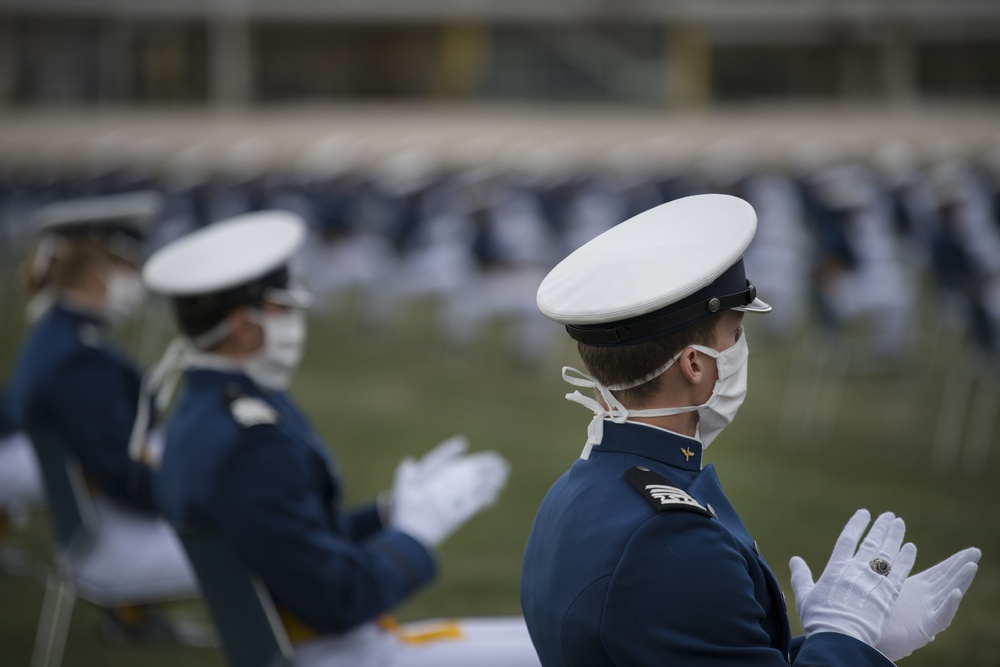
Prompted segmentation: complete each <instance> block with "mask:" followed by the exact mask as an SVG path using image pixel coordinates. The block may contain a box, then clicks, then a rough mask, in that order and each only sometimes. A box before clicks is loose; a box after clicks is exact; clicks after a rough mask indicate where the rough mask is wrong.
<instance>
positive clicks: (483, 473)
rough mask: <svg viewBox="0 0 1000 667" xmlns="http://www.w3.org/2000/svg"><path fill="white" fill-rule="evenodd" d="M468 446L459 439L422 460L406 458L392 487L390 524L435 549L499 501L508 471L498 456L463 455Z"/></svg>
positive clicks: (494, 454)
mask: <svg viewBox="0 0 1000 667" xmlns="http://www.w3.org/2000/svg"><path fill="white" fill-rule="evenodd" d="M467 447H468V441H467V440H466V439H465V438H464V437H462V436H455V437H452V438H450V439H448V440H445V441H444V442H442V443H441V444H440V445H438V446H437V447H435V448H434V449H433V450H431V451H430V452H428V453H427V454H426V455H425V456H424V457H423V458H422V459H421V460H420V461H415V460H414V459H412V458H406V459H403V461H402V462H401V463H400V464H399V467H398V468H396V476H395V481H394V483H393V487H392V516H391V517H390V519H389V525H390V526H392V527H393V528H395V529H397V530H400V531H402V532H404V533H407V534H408V535H411V536H412V537H414V538H416V539H417V540H419V541H420V542H422V543H423V544H424V545H425V546H427V547H434V546H437V545H438V544H441V542H443V541H444V540H445V539H446V538H447V537H448V536H449V535H451V534H452V533H453V532H455V530H457V529H458V527H459V526H461V525H462V524H463V523H465V522H466V521H468V520H469V519H470V518H472V516H473V515H475V514H476V513H477V512H479V511H481V510H483V509H485V508H486V507H489V506H490V505H492V504H493V503H495V502H496V499H497V497H498V496H499V495H500V491H501V489H503V487H504V485H505V484H506V483H507V476H508V474H509V473H510V467H509V466H508V465H507V462H506V461H505V460H504V459H503V457H501V456H500V455H499V454H497V453H496V452H477V453H476V454H464V452H465V450H466V448H467Z"/></svg>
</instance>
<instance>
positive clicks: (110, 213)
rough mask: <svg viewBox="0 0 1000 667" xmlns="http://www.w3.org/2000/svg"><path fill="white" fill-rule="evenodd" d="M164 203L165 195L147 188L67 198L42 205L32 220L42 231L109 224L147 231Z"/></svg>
mask: <svg viewBox="0 0 1000 667" xmlns="http://www.w3.org/2000/svg"><path fill="white" fill-rule="evenodd" d="M162 205H163V196H162V195H160V194H159V193H158V192H153V191H147V190H144V191H139V192H127V193H123V194H115V195H104V196H99V197H85V198H81V199H67V200H64V201H58V202H54V203H52V204H47V205H45V206H42V207H41V208H39V209H38V210H37V211H35V213H34V215H33V222H34V225H35V229H36V230H38V231H39V232H49V231H59V232H63V231H65V232H69V231H72V230H74V229H83V228H85V227H90V228H93V227H99V226H101V227H103V226H107V227H109V228H121V229H128V230H130V231H133V232H134V233H136V234H139V235H145V233H146V232H147V231H148V230H149V228H150V226H151V225H152V224H153V221H154V220H155V218H156V216H157V215H159V212H160V209H161V207H162Z"/></svg>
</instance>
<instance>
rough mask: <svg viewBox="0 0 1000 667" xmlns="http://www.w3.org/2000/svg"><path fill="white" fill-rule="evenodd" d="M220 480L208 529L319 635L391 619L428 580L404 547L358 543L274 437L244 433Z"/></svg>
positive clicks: (289, 448) (304, 464)
mask: <svg viewBox="0 0 1000 667" xmlns="http://www.w3.org/2000/svg"><path fill="white" fill-rule="evenodd" d="M237 452H238V453H237V454H236V455H235V456H232V457H231V458H230V460H229V462H228V465H227V467H226V469H225V470H224V471H222V474H221V475H220V477H219V479H220V484H219V485H218V487H217V488H216V489H214V490H213V491H214V492H213V493H212V496H211V500H212V502H211V503H210V507H209V509H208V511H209V513H210V515H211V516H210V519H211V520H212V521H213V522H214V523H215V524H216V525H217V526H218V527H219V530H220V531H221V532H222V533H223V534H224V535H225V536H226V538H227V539H228V540H229V542H230V543H231V544H232V545H233V547H234V548H235V549H236V551H237V553H239V554H240V555H241V556H242V557H243V558H244V559H245V560H246V561H247V564H248V565H250V566H251V567H252V568H253V569H254V570H256V571H257V572H258V573H259V574H260V576H261V578H262V579H263V581H264V583H265V585H266V586H267V588H268V590H269V591H270V592H271V594H272V596H273V597H274V599H275V601H276V602H277V603H278V604H280V605H282V606H283V607H285V608H286V609H288V611H290V612H291V613H292V614H294V615H295V616H296V617H297V618H298V619H299V620H301V621H302V622H303V623H305V624H306V625H308V626H310V627H311V628H313V629H314V630H317V631H319V632H323V633H333V634H336V633H341V632H344V631H347V630H349V629H351V628H353V627H355V626H357V625H360V624H362V623H364V622H366V621H369V620H372V619H374V618H376V617H378V616H379V615H381V614H383V613H385V612H387V611H389V610H391V609H393V608H394V607H396V606H397V605H399V604H400V603H401V602H402V601H404V600H405V599H407V598H408V597H409V596H410V595H412V594H413V593H414V592H415V591H416V590H418V589H420V588H422V587H423V586H425V585H426V584H428V583H429V582H430V581H431V580H432V579H433V576H434V561H433V559H432V556H431V554H430V553H429V552H428V551H427V549H425V548H424V547H423V546H422V545H421V544H420V543H419V542H417V541H416V540H414V539H413V538H412V537H410V536H408V535H405V534H403V533H400V532H398V531H394V530H383V531H378V532H376V533H374V534H372V535H370V536H369V537H368V538H367V539H365V540H363V541H354V540H352V539H351V538H350V536H349V535H346V534H342V533H339V532H338V528H337V526H338V525H339V522H338V521H336V520H332V519H333V517H332V516H331V510H330V508H328V507H325V506H324V497H323V495H322V494H321V493H318V492H317V491H316V489H315V486H314V483H313V482H314V479H315V470H314V469H310V466H311V465H312V462H311V461H310V460H307V459H305V458H304V457H302V456H301V455H300V453H299V452H297V451H295V449H294V447H293V443H291V442H289V441H288V440H287V439H286V436H285V435H284V434H282V433H281V432H280V431H279V430H278V429H277V428H274V427H272V426H257V427H253V428H251V429H248V430H247V431H246V432H245V433H244V436H243V439H242V440H241V442H240V443H239V444H238V447H237Z"/></svg>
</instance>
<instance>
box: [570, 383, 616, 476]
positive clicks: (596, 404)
mask: <svg viewBox="0 0 1000 667" xmlns="http://www.w3.org/2000/svg"><path fill="white" fill-rule="evenodd" d="M572 374H576V375H577V376H579V377H574V375H572ZM562 378H563V380H565V381H566V382H568V383H569V384H571V385H573V386H574V387H583V388H587V389H596V390H597V391H598V393H600V395H601V398H602V399H603V400H604V402H603V403H601V402H600V401H598V400H596V399H594V398H591V397H589V396H584V395H583V394H581V393H580V392H579V391H574V392H573V393H571V394H566V400H568V401H572V402H573V403H579V404H580V405H582V406H584V407H585V408H588V409H590V410H591V411H592V412H593V413H594V418H593V419H591V420H590V424H589V425H588V426H587V444H586V445H584V447H583V452H582V453H581V454H580V458H581V459H583V460H584V461H586V460H587V459H589V458H590V451H591V450H592V449H593V448H594V447H596V446H598V445H600V444H601V441H602V440H603V439H604V420H605V419H610V420H611V421H613V422H615V423H616V424H624V423H625V422H626V421H628V414H629V413H628V408H626V407H625V406H624V405H622V403H621V401H619V400H618V399H617V398H615V396H614V394H612V393H611V390H610V389H608V388H607V387H605V386H604V385H602V384H601V383H600V382H598V381H597V380H596V379H595V378H593V377H592V376H590V375H587V374H586V373H584V372H583V371H580V370H578V369H576V368H573V367H572V366H563V369H562Z"/></svg>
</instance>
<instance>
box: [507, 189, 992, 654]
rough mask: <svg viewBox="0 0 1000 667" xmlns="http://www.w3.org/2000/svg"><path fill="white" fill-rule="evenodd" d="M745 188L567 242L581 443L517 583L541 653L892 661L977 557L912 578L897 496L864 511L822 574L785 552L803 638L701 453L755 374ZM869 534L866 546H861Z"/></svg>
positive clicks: (543, 292)
mask: <svg viewBox="0 0 1000 667" xmlns="http://www.w3.org/2000/svg"><path fill="white" fill-rule="evenodd" d="M755 229H756V215H755V213H754V210H753V208H752V207H751V206H750V205H749V204H748V203H747V202H745V201H743V200H741V199H739V198H736V197H732V196H728V195H713V194H708V195H697V196H692V197H685V198H683V199H678V200H675V201H673V202H670V203H667V204H663V205H661V206H658V207H655V208H653V209H650V210H648V211H646V212H644V213H642V214H640V215H638V216H635V217H633V218H631V219H629V220H627V221H625V222H623V223H621V224H620V225H618V226H616V227H615V228H613V229H611V230H610V231H608V232H606V233H604V234H602V235H601V236H599V237H597V238H596V239H594V240H593V241H591V242H590V243H588V244H586V245H584V246H583V247H581V248H580V249H579V250H577V251H576V252H574V253H573V254H571V255H570V256H569V257H568V258H566V259H565V260H563V261H562V262H561V263H560V264H558V265H557V266H556V267H555V268H554V269H553V270H552V271H551V272H550V273H549V275H548V276H547V277H546V278H545V280H544V281H543V282H542V284H541V286H540V287H539V289H538V306H539V309H540V310H541V311H542V312H543V313H544V314H545V315H546V316H547V317H549V318H550V319H552V320H554V321H556V322H559V323H561V324H564V325H565V326H566V330H567V332H568V333H569V334H570V336H571V337H572V338H574V339H575V340H576V341H577V342H578V349H579V352H580V355H581V357H582V358H583V360H584V363H585V364H586V367H587V371H588V373H589V374H588V373H583V372H580V371H577V370H576V369H572V368H570V367H565V368H563V378H564V379H565V380H566V381H567V382H569V383H570V384H572V385H575V386H578V387H582V388H588V389H592V390H594V391H595V395H594V397H590V396H584V395H583V394H581V393H580V392H575V393H573V394H570V395H568V396H567V398H568V399H569V400H571V401H574V402H576V403H580V404H582V405H583V406H585V407H587V408H589V409H590V410H592V411H593V412H594V417H593V420H592V421H591V423H590V426H589V428H588V432H587V443H586V446H585V447H584V450H583V454H582V456H581V457H580V460H578V461H576V462H575V463H574V464H573V465H572V467H571V468H570V469H569V471H568V472H566V473H565V474H564V475H563V476H562V477H561V478H560V479H559V480H558V481H557V482H556V483H555V485H554V486H553V487H552V489H551V490H550V491H549V493H548V495H547V496H546V497H545V500H544V501H543V502H542V505H541V508H540V509H539V512H538V516H537V518H536V520H535V525H534V527H533V529H532V532H531V535H530V537H529V540H528V545H527V549H526V552H525V557H524V567H523V571H522V578H521V601H522V607H523V609H524V614H525V620H526V622H527V624H528V628H529V631H530V632H531V637H532V640H533V641H534V643H535V646H536V648H537V649H538V653H539V656H540V658H541V661H542V664H543V665H545V666H546V667H563V666H567V667H568V666H570V665H581V664H587V665H663V664H677V665H685V666H688V667H693V666H696V665H705V666H708V665H713V666H718V665H734V666H735V665H740V666H741V667H747V666H749V665H760V666H765V665H767V666H774V667H776V666H778V665H789V664H792V665H820V664H822V665H830V666H834V665H837V666H840V665H842V666H843V667H859V666H862V665H871V666H876V665H879V666H888V665H891V664H892V663H891V662H890V660H896V659H899V658H902V657H905V656H907V655H909V654H910V653H912V652H913V651H914V650H916V649H918V648H920V647H922V646H924V645H925V644H926V643H928V642H930V641H931V640H933V638H934V635H935V634H937V633H938V632H941V631H942V630H944V628H946V627H947V626H948V624H949V623H950V622H951V619H952V617H953V616H954V614H955V612H956V610H957V608H958V604H959V601H960V600H961V598H962V596H963V595H964V593H965V591H966V590H967V589H968V586H969V585H970V584H971V582H972V578H973V576H974V575H975V572H976V569H977V565H976V563H977V562H978V560H979V556H980V554H979V550H978V549H966V550H964V551H962V552H959V553H958V554H955V555H954V556H952V557H951V558H949V559H948V560H946V561H944V562H942V563H940V564H938V565H936V566H934V567H932V568H930V569H929V570H927V571H925V572H923V573H920V574H917V575H914V576H912V577H909V578H907V575H908V573H909V571H910V568H911V567H912V566H913V563H914V560H915V558H916V548H915V547H914V546H913V545H912V544H906V545H904V544H903V536H904V530H905V527H904V525H903V522H902V520H901V519H898V518H896V517H895V516H894V515H892V514H891V513H885V514H883V515H881V516H880V517H878V519H877V520H876V521H875V522H874V524H873V525H872V527H871V529H870V530H869V531H868V534H867V536H866V537H864V540H862V537H863V535H864V533H865V531H866V529H867V527H868V524H869V521H870V516H869V514H868V512H867V511H866V510H859V511H858V512H857V513H856V514H855V515H854V517H853V518H852V519H851V520H850V522H849V523H848V524H847V526H846V527H845V529H844V531H843V532H842V534H841V536H840V538H839V539H838V540H837V543H836V546H835V548H834V551H833V555H832V556H831V558H830V561H829V563H828V564H827V566H826V569H825V570H824V571H823V573H822V575H821V576H820V578H819V579H818V580H817V581H816V582H814V581H813V578H812V574H811V573H810V571H809V568H808V566H807V565H806V564H805V562H804V561H803V560H802V559H801V558H798V557H794V558H793V559H792V562H791V570H792V587H793V590H794V592H795V600H796V607H797V610H798V613H799V618H800V620H801V623H802V627H803V629H804V630H805V636H804V637H797V638H794V639H793V638H792V637H791V633H790V630H789V619H788V612H787V610H786V607H785V601H784V596H783V595H782V593H781V590H780V588H779V586H778V583H777V580H776V578H775V576H774V574H773V573H772V571H771V569H770V567H769V566H768V564H767V563H766V561H765V560H764V558H763V557H762V555H761V551H760V549H759V548H758V546H757V543H756V542H755V541H754V540H753V538H752V537H751V536H750V533H749V532H748V530H747V528H746V527H745V526H744V525H743V522H742V521H741V519H740V517H739V515H738V514H737V512H736V509H735V508H734V507H733V506H732V505H731V504H730V502H729V500H728V499H727V498H726V496H725V493H724V492H723V490H722V487H721V484H720V482H719V478H718V477H717V475H716V472H715V469H714V467H713V466H711V465H709V466H707V467H705V468H702V453H703V450H704V449H705V448H706V447H708V446H709V445H710V444H711V443H712V442H713V441H714V440H715V439H716V437H717V436H718V435H719V434H720V433H721V432H722V431H723V430H724V429H725V427H726V426H727V425H728V424H729V423H730V422H731V421H732V419H733V418H734V417H735V415H736V412H737V410H738V409H739V407H740V405H741V404H742V402H743V399H744V397H745V395H746V390H747V358H748V355H749V351H748V346H747V341H746V337H745V335H744V332H743V326H742V320H743V317H744V313H745V312H750V313H765V312H768V311H769V310H770V306H768V305H767V304H765V303H764V302H763V301H761V300H760V299H758V298H757V291H756V288H755V287H754V285H753V284H752V283H751V282H750V281H749V280H748V279H747V277H746V273H745V270H744V264H743V254H744V252H745V251H746V249H747V248H748V247H749V245H750V242H751V240H752V239H753V236H754V231H755ZM859 543H860V546H859Z"/></svg>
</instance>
